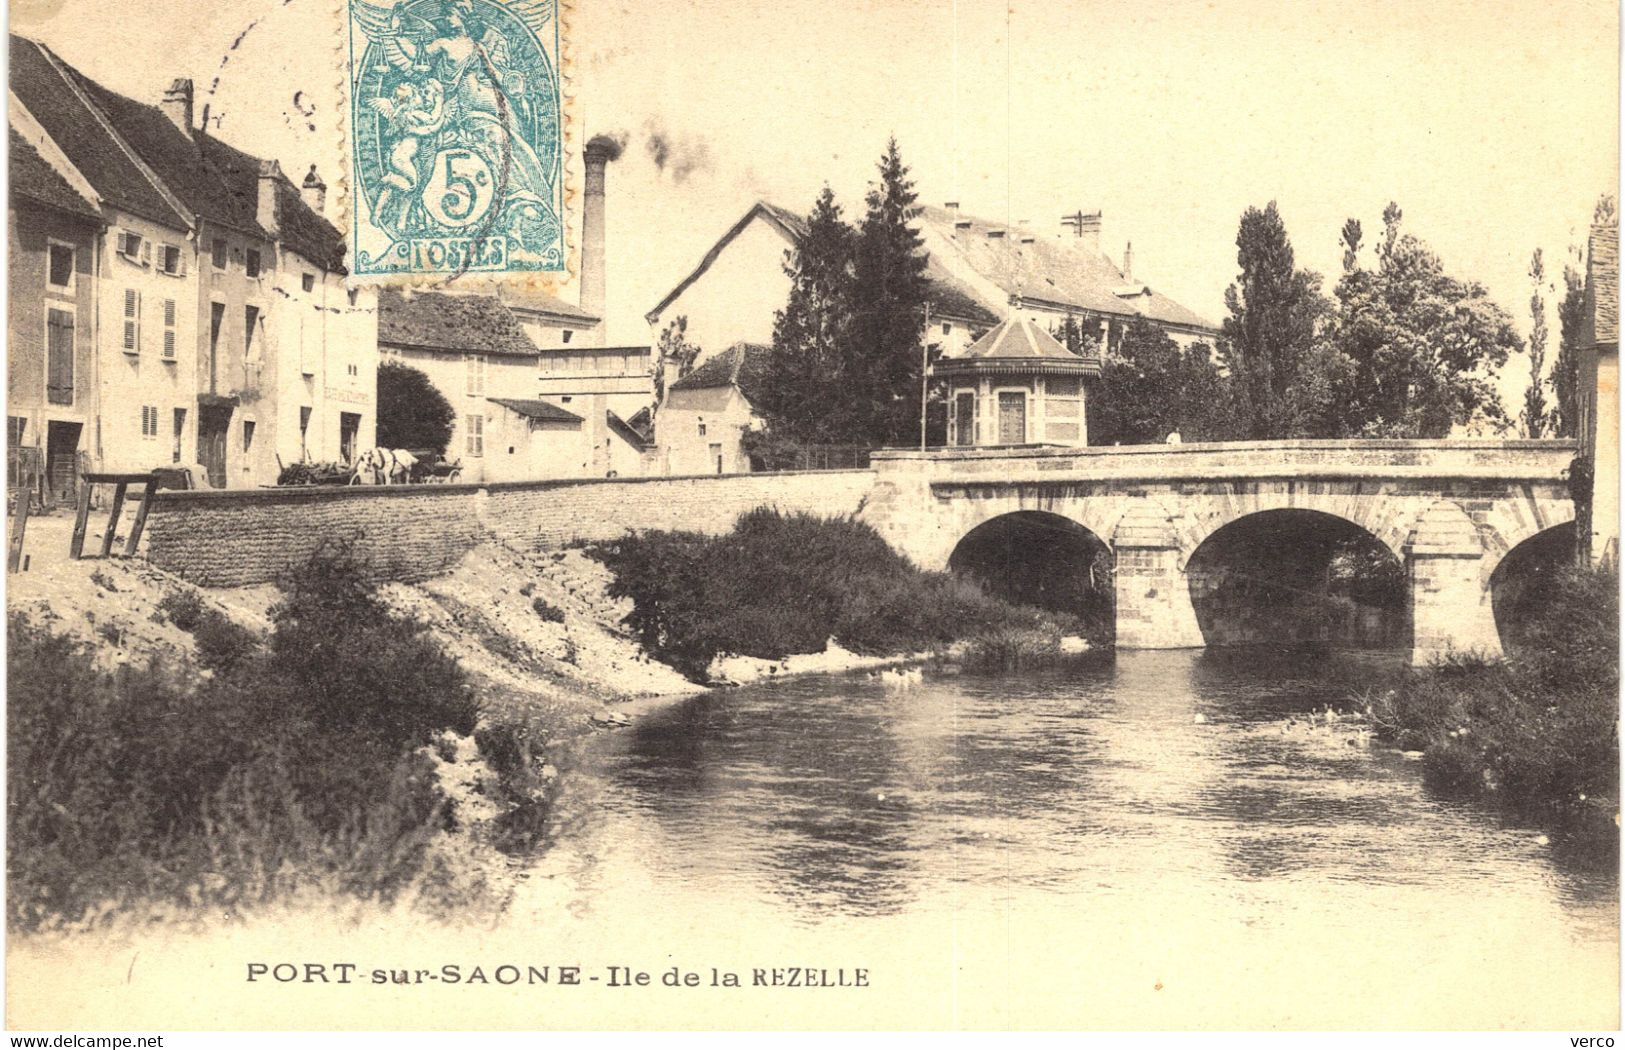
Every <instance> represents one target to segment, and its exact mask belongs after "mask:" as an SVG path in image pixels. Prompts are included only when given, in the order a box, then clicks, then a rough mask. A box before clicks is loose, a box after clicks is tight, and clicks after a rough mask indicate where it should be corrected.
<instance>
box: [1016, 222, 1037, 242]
mask: <svg viewBox="0 0 1625 1050" xmlns="http://www.w3.org/2000/svg"><path fill="white" fill-rule="evenodd" d="M1016 235H1017V240H1019V241H1021V243H1022V244H1031V243H1033V241H1034V240H1035V239H1036V238H1034V237H1033V227H1032V221H1031V220H1030V219H1022V220H1021V221H1020V222H1018V223H1016Z"/></svg>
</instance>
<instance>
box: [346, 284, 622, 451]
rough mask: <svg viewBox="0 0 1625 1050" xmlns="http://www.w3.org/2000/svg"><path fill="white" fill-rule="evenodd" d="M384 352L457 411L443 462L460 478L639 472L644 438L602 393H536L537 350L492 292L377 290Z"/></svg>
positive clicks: (380, 346) (522, 326) (514, 316)
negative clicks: (457, 464) (458, 465)
mask: <svg viewBox="0 0 1625 1050" xmlns="http://www.w3.org/2000/svg"><path fill="white" fill-rule="evenodd" d="M378 346H379V351H380V353H381V354H382V355H383V356H384V357H385V358H389V359H393V360H397V361H399V362H401V363H402V364H406V365H409V366H411V367H413V368H416V369H418V370H419V371H421V372H423V373H424V374H425V375H427V376H428V377H429V381H430V382H431V383H433V384H434V386H435V389H437V390H439V391H440V393H441V394H442V395H443V396H444V397H445V398H446V400H447V401H449V402H450V403H451V405H452V407H453V408H455V409H456V422H455V424H454V425H453V429H452V437H451V444H450V445H449V446H448V447H447V449H446V456H447V458H450V459H459V460H461V461H462V464H463V472H462V475H461V480H464V481H470V482H492V481H527V480H534V479H540V478H572V477H606V476H609V475H610V474H611V473H614V474H615V475H618V476H635V475H637V474H641V473H642V468H641V464H642V457H643V441H642V438H641V437H640V436H639V435H638V434H637V433H636V432H635V431H633V430H632V429H631V428H630V427H628V426H627V425H626V423H625V422H624V421H623V420H622V418H621V417H620V416H619V415H617V414H616V413H615V412H614V411H613V410H612V409H611V408H610V406H609V403H608V396H607V395H606V394H603V393H593V394H565V395H561V396H558V397H554V398H551V399H547V400H543V399H540V398H538V397H537V396H536V382H537V367H538V360H539V358H540V357H541V353H542V352H541V351H540V350H539V349H538V348H537V346H536V344H535V343H533V342H531V340H530V337H529V336H528V335H527V334H526V332H525V326H524V324H523V322H522V321H521V320H520V319H519V317H518V316H516V315H515V313H514V312H513V311H512V310H511V309H510V308H509V307H508V306H507V305H505V304H504V303H503V302H502V301H500V300H498V299H497V298H495V297H493V296H486V295H470V294H456V295H453V294H450V293H447V292H416V293H407V292H403V291H400V290H398V289H393V288H386V289H383V290H381V291H380V292H379V294H378Z"/></svg>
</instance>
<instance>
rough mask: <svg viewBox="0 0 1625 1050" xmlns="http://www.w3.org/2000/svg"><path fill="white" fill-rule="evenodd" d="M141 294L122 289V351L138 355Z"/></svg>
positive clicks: (133, 290) (132, 289)
mask: <svg viewBox="0 0 1625 1050" xmlns="http://www.w3.org/2000/svg"><path fill="white" fill-rule="evenodd" d="M140 344H141V293H140V292H138V291H136V290H135V289H134V288H126V289H124V349H126V350H128V351H130V352H131V353H138V352H140V349H141V345H140Z"/></svg>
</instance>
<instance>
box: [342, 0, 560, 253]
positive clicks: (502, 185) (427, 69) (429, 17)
mask: <svg viewBox="0 0 1625 1050" xmlns="http://www.w3.org/2000/svg"><path fill="white" fill-rule="evenodd" d="M347 10H348V12H349V51H348V55H349V61H348V77H349V86H350V99H349V103H350V141H349V143H348V145H349V151H350V157H351V163H352V168H353V171H352V177H353V179H354V182H353V184H352V188H351V193H350V236H351V259H352V262H353V265H352V272H353V273H354V275H355V276H356V277H357V278H359V279H363V280H365V279H369V278H373V279H389V278H407V279H412V278H429V279H449V278H453V277H456V276H459V275H462V274H469V275H471V276H472V275H480V276H490V277H496V276H500V275H503V274H548V273H559V272H562V271H564V269H565V267H566V259H567V252H566V247H565V211H564V207H565V186H564V179H565V168H564V134H563V132H564V120H563V113H562V104H563V97H564V96H563V90H562V85H561V83H560V63H559V59H560V53H561V52H560V48H561V29H560V19H559V12H558V0H395V2H394V3H393V4H389V3H385V2H383V0H348V8H347Z"/></svg>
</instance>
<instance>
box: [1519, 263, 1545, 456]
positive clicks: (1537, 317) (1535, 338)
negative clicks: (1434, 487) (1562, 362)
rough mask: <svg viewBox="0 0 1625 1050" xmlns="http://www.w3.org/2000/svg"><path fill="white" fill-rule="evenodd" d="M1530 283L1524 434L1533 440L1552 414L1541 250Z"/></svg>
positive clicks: (1530, 271)
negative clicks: (1548, 395) (1547, 369)
mask: <svg viewBox="0 0 1625 1050" xmlns="http://www.w3.org/2000/svg"><path fill="white" fill-rule="evenodd" d="M1529 279H1530V281H1532V282H1534V286H1535V288H1534V292H1533V293H1532V294H1531V295H1530V296H1529V317H1530V327H1529V387H1528V389H1526V390H1525V391H1524V393H1523V430H1524V433H1525V434H1527V435H1528V436H1530V437H1532V438H1538V437H1540V436H1541V435H1543V434H1544V433H1545V432H1546V426H1547V424H1548V423H1550V422H1551V421H1552V420H1551V413H1550V412H1548V411H1547V408H1546V377H1545V376H1544V375H1543V374H1542V373H1543V372H1545V370H1546V297H1545V296H1544V295H1542V294H1541V292H1542V291H1543V287H1542V286H1543V285H1545V283H1546V262H1545V260H1544V259H1543V258H1542V257H1541V251H1540V249H1539V248H1536V249H1535V254H1534V256H1533V257H1532V258H1531V259H1530V260H1529Z"/></svg>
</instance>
